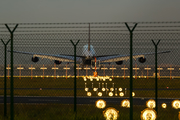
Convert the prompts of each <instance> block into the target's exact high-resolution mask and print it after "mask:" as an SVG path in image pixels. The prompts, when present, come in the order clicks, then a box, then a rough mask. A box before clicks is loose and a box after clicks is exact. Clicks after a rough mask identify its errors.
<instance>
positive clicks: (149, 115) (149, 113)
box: [141, 108, 157, 120]
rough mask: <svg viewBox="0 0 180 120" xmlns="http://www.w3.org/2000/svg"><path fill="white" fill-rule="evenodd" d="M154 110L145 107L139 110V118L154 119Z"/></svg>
mask: <svg viewBox="0 0 180 120" xmlns="http://www.w3.org/2000/svg"><path fill="white" fill-rule="evenodd" d="M156 117H157V114H156V111H155V110H154V109H152V108H146V109H144V110H143V111H141V120H156Z"/></svg>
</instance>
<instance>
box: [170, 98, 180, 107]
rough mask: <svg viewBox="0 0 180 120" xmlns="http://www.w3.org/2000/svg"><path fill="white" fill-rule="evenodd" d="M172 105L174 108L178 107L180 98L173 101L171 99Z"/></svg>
mask: <svg viewBox="0 0 180 120" xmlns="http://www.w3.org/2000/svg"><path fill="white" fill-rule="evenodd" d="M172 107H173V108H174V109H178V108H180V100H173V101H172Z"/></svg>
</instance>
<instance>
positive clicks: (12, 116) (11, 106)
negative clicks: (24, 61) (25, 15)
mask: <svg viewBox="0 0 180 120" xmlns="http://www.w3.org/2000/svg"><path fill="white" fill-rule="evenodd" d="M5 26H6V28H7V29H8V31H9V32H10V34H11V87H10V91H11V102H10V113H11V120H14V94H13V90H14V86H13V82H14V80H13V71H14V70H13V33H14V31H15V30H16V28H17V27H18V24H16V26H15V27H14V29H13V30H12V31H11V30H10V28H9V27H8V25H7V24H5Z"/></svg>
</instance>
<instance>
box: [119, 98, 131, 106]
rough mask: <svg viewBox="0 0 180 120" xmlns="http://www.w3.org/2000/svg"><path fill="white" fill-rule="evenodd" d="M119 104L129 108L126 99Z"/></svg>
mask: <svg viewBox="0 0 180 120" xmlns="http://www.w3.org/2000/svg"><path fill="white" fill-rule="evenodd" d="M121 106H122V107H126V108H130V101H129V100H128V99H125V100H123V101H121Z"/></svg>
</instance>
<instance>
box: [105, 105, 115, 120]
mask: <svg viewBox="0 0 180 120" xmlns="http://www.w3.org/2000/svg"><path fill="white" fill-rule="evenodd" d="M118 113H119V111H117V110H116V109H115V108H111V107H110V108H107V109H106V110H104V111H103V114H104V117H105V118H106V120H117V118H118Z"/></svg>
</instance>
